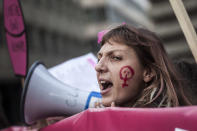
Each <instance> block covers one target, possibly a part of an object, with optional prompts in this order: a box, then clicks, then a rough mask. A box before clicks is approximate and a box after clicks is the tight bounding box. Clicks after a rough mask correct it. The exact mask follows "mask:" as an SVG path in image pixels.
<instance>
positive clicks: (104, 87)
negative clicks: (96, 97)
mask: <svg viewBox="0 0 197 131" xmlns="http://www.w3.org/2000/svg"><path fill="white" fill-rule="evenodd" d="M100 85H101V86H100V87H101V95H104V94H106V93H108V92H109V91H110V90H111V88H112V86H113V83H112V82H110V81H106V80H101V81H100Z"/></svg>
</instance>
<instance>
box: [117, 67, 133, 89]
mask: <svg viewBox="0 0 197 131" xmlns="http://www.w3.org/2000/svg"><path fill="white" fill-rule="evenodd" d="M134 74H135V72H134V69H133V68H132V67H131V66H123V67H121V69H120V71H119V77H120V80H121V81H122V84H121V87H122V88H125V87H128V86H129V84H128V81H129V80H131V79H132V78H133V76H134Z"/></svg>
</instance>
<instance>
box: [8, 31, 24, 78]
mask: <svg viewBox="0 0 197 131" xmlns="http://www.w3.org/2000/svg"><path fill="white" fill-rule="evenodd" d="M25 38H26V36H25V34H23V35H22V36H20V37H14V36H11V35H10V34H8V33H6V39H7V45H8V50H9V54H10V58H11V62H12V66H13V69H14V72H15V74H16V75H21V76H25V75H26V68H27V62H26V61H27V54H26V52H27V48H26V39H25Z"/></svg>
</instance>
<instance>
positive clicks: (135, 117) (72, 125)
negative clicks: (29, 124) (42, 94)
mask: <svg viewBox="0 0 197 131" xmlns="http://www.w3.org/2000/svg"><path fill="white" fill-rule="evenodd" d="M178 129H179V130H178ZM181 129H182V130H188V131H196V130H197V106H191V107H179V108H154V109H151V108H149V109H148V108H116V107H115V108H104V109H88V110H86V111H83V112H81V113H79V114H76V115H74V116H72V117H69V118H66V119H64V120H61V121H59V122H57V123H55V124H52V125H50V126H48V127H45V128H43V129H42V131H54V130H55V131H62V130H67V131H128V130H131V131H180V130H181Z"/></svg>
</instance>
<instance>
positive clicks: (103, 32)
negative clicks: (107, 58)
mask: <svg viewBox="0 0 197 131" xmlns="http://www.w3.org/2000/svg"><path fill="white" fill-rule="evenodd" d="M108 31H109V30H103V31H101V32H99V33H98V35H97V37H98V40H97V42H98V43H99V44H100V42H101V41H102V39H103V36H104V35H105V34H106V33H107V32H108Z"/></svg>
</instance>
